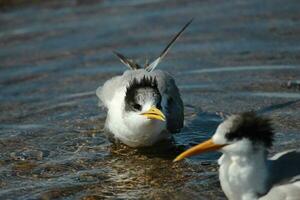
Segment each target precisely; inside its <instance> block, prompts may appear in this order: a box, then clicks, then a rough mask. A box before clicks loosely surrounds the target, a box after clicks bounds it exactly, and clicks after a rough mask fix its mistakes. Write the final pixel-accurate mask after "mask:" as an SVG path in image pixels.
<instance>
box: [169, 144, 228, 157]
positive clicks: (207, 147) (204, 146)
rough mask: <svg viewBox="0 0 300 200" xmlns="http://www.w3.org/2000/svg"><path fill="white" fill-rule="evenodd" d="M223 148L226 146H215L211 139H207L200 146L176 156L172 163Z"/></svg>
mask: <svg viewBox="0 0 300 200" xmlns="http://www.w3.org/2000/svg"><path fill="white" fill-rule="evenodd" d="M224 146H226V144H224V145H219V144H215V143H214V142H213V141H212V139H209V140H207V141H205V142H202V143H201V144H198V145H196V146H194V147H192V148H190V149H188V150H186V151H185V152H183V153H181V154H180V155H179V156H177V157H176V158H175V160H174V162H176V161H179V160H182V159H184V158H186V157H190V156H193V155H196V154H200V153H204V152H208V151H213V150H218V149H221V148H222V147H224Z"/></svg>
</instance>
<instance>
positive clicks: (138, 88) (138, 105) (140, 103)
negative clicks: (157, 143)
mask: <svg viewBox="0 0 300 200" xmlns="http://www.w3.org/2000/svg"><path fill="white" fill-rule="evenodd" d="M124 119H125V121H127V122H128V123H127V124H128V125H129V126H139V125H149V124H157V125H160V126H161V127H162V128H163V127H165V125H166V117H165V115H164V113H163V111H162V107H161V94H160V92H159V90H158V86H157V80H156V78H153V77H146V76H144V77H142V78H141V79H137V78H134V79H133V80H132V81H131V82H130V83H129V85H128V86H127V89H126V94H125V109H124Z"/></svg>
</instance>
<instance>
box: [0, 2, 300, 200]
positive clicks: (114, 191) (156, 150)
mask: <svg viewBox="0 0 300 200" xmlns="http://www.w3.org/2000/svg"><path fill="white" fill-rule="evenodd" d="M299 10H300V3H299V2H298V1H297V0H289V1H279V0H275V1H271V0H270V1H264V2H261V1H259V0H254V1H246V0H245V1H242V0H235V1H226V2H220V1H214V0H208V1H180V2H174V1H163V0H143V1H117V0H113V1H89V2H88V3H87V1H80V0H78V1H74V0H73V1H49V2H48V1H46V2H41V3H37V4H29V5H23V4H22V5H21V6H16V7H6V8H5V9H2V10H1V11H0V94H1V96H0V111H1V112H0V121H1V123H0V188H1V189H0V199H63V198H64V199H103V198H108V199H110V198H111V199H114V198H118V199H130V198H138V199H191V198H192V199H195V198H197V199H224V198H225V197H224V195H223V193H222V191H221V189H220V186H219V183H218V178H217V171H216V170H217V166H216V159H217V158H218V156H219V154H217V153H211V154H206V155H202V156H198V157H194V158H191V159H187V160H186V161H184V162H181V163H176V164H174V163H172V159H173V158H174V157H175V155H176V154H178V152H180V151H182V150H183V149H186V148H188V147H189V146H191V145H194V144H196V143H198V142H200V141H203V140H204V139H207V138H208V137H210V136H211V135H212V134H213V132H214V130H215V128H216V127H217V125H218V124H219V123H220V122H221V121H222V117H220V116H222V114H228V113H235V112H241V111H246V110H256V111H258V112H259V113H261V114H264V115H267V116H270V117H272V119H273V122H274V124H275V125H274V126H275V128H276V131H277V132H278V134H277V138H276V139H277V142H276V144H275V148H274V149H273V150H272V153H274V152H277V151H280V150H283V149H286V148H299V142H300V135H299V132H300V112H299V110H300V109H299V108H300V102H299V101H300V91H299V89H300V87H299V80H300V56H299V55H300V40H299V33H300V28H299V27H300V26H299V25H300V17H299ZM191 18H195V20H194V22H193V24H192V25H191V26H190V27H189V28H188V30H187V31H186V32H185V33H184V34H183V36H182V37H181V38H180V40H179V41H178V42H177V44H175V45H174V47H173V48H172V50H171V51H170V53H169V55H168V56H167V57H166V58H165V60H164V62H163V63H162V64H161V65H160V69H164V70H166V71H168V72H170V73H171V74H172V75H173V76H174V77H175V79H176V81H177V84H178V86H179V88H180V91H181V93H182V96H183V100H184V103H185V105H186V106H185V116H186V119H185V128H184V129H183V131H182V132H181V133H179V134H176V135H175V143H176V146H172V145H169V144H160V145H158V146H156V147H153V148H149V149H140V150H136V149H131V148H128V147H125V146H114V145H113V144H111V143H109V142H108V141H107V140H106V139H105V137H104V136H103V135H102V128H103V123H104V119H105V111H104V110H101V108H99V107H98V106H97V104H98V100H97V98H96V95H95V89H96V88H97V87H98V86H99V85H101V84H103V83H104V82H105V80H107V79H109V78H110V77H112V76H114V75H118V74H120V73H122V72H123V71H124V70H125V67H124V66H123V65H122V64H121V63H120V62H119V61H118V60H117V59H116V58H115V57H114V56H113V55H112V53H111V51H112V50H115V49H117V50H119V51H121V52H123V53H124V54H126V55H128V56H130V57H133V58H136V59H139V60H140V61H141V62H144V61H145V60H146V58H149V59H153V58H154V57H155V56H157V55H158V54H159V52H160V51H161V50H162V49H163V47H164V45H165V44H166V43H167V42H168V41H169V39H170V38H171V37H172V35H174V33H175V32H177V31H178V30H179V29H180V28H181V26H182V25H184V24H185V23H186V22H187V21H188V20H189V19H191Z"/></svg>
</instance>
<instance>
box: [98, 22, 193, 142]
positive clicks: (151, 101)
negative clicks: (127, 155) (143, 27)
mask: <svg viewBox="0 0 300 200" xmlns="http://www.w3.org/2000/svg"><path fill="white" fill-rule="evenodd" d="M191 22H192V20H190V21H189V22H188V23H187V24H186V25H185V26H184V27H183V28H182V29H181V30H180V31H179V32H178V33H177V34H176V36H175V37H174V38H173V39H172V40H171V41H170V42H169V43H168V45H167V46H166V47H165V48H164V50H163V51H162V53H161V54H160V55H159V57H158V58H157V59H155V60H154V61H153V62H152V63H150V64H146V65H145V66H144V67H142V66H141V65H139V64H138V63H137V62H135V61H134V60H131V59H128V58H126V57H125V56H124V55H122V54H121V53H118V52H114V53H115V55H116V56H117V57H118V58H119V59H120V60H121V62H122V63H123V64H125V65H126V66H127V67H129V70H126V71H125V72H124V73H123V74H122V75H119V76H116V77H113V78H111V79H109V80H107V81H106V82H105V83H104V85H103V86H102V87H99V88H98V89H97V91H96V95H97V96H98V97H99V99H100V100H101V101H102V102H103V105H104V106H105V107H106V108H107V117H106V121H105V125H104V129H105V133H107V135H108V136H109V138H110V139H112V140H114V141H118V142H121V143H124V144H126V145H128V146H130V147H146V146H151V145H153V144H155V143H157V142H158V141H161V140H163V139H167V138H169V137H170V136H171V133H177V132H179V131H180V130H181V128H182V127H183V120H184V115H183V102H182V99H181V96H180V93H179V90H178V88H177V86H176V83H175V80H174V79H173V77H172V76H171V75H170V74H168V73H167V72H164V71H161V70H156V67H157V65H158V64H159V63H160V61H161V60H162V59H163V58H164V57H165V55H166V54H167V52H168V50H169V49H170V47H171V46H172V44H174V42H175V41H176V40H177V39H178V38H179V36H180V35H181V34H182V32H183V31H184V30H185V29H186V28H187V27H188V26H189V25H190V23H191Z"/></svg>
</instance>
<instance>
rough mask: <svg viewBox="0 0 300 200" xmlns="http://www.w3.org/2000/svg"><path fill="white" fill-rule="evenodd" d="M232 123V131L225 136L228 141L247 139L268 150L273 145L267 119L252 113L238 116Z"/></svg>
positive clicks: (270, 128) (269, 123) (271, 129)
mask: <svg viewBox="0 0 300 200" xmlns="http://www.w3.org/2000/svg"><path fill="white" fill-rule="evenodd" d="M233 123H234V124H235V126H234V130H231V131H230V132H229V133H227V134H226V135H225V137H226V138H227V139H228V140H234V139H242V138H247V139H249V140H250V141H252V142H253V143H254V144H255V143H263V144H264V146H265V147H267V148H270V147H272V144H273V136H274V132H273V128H272V126H271V121H270V119H268V118H264V117H260V116H257V115H256V114H255V113H254V112H244V113H242V114H240V115H239V116H238V117H237V118H236V119H234V121H233Z"/></svg>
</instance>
